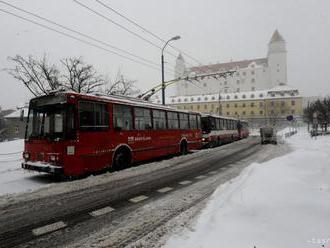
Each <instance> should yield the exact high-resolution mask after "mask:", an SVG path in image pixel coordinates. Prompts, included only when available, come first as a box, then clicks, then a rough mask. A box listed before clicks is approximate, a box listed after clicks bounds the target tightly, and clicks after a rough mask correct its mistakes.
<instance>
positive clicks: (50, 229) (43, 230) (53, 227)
mask: <svg viewBox="0 0 330 248" xmlns="http://www.w3.org/2000/svg"><path fill="white" fill-rule="evenodd" d="M66 226H67V225H66V224H65V223H64V222H63V221H58V222H55V223H53V224H49V225H46V226H42V227H38V228H35V229H33V230H32V233H33V234H34V235H35V236H40V235H43V234H45V233H50V232H54V231H57V230H59V229H62V228H64V227H66Z"/></svg>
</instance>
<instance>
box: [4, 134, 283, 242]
mask: <svg viewBox="0 0 330 248" xmlns="http://www.w3.org/2000/svg"><path fill="white" fill-rule="evenodd" d="M283 147H284V146H278V147H276V149H275V152H274V151H271V149H270V146H260V145H259V144H258V140H257V139H254V138H250V139H248V140H243V141H239V142H237V143H234V144H230V145H227V146H223V147H219V148H215V149H210V150H204V151H200V152H197V153H194V154H191V155H188V156H184V157H177V158H173V159H170V160H167V161H163V162H157V163H151V164H146V165H142V166H139V167H135V168H131V169H128V170H125V171H122V172H118V173H113V174H105V175H100V176H96V177H90V178H87V179H84V180H79V181H76V182H69V183H59V184H56V185H54V186H52V187H47V188H41V189H39V190H37V191H35V192H33V193H31V194H25V195H21V196H18V197H15V198H10V197H9V198H8V197H7V198H4V199H0V223H1V226H0V243H2V244H5V245H4V247H10V246H12V245H17V244H20V243H25V242H29V243H28V244H29V245H30V246H33V247H54V246H72V247H82V246H85V247H90V246H92V245H97V246H105V247H106V246H112V247H124V246H127V245H130V244H132V243H136V242H138V243H139V242H140V243H141V242H142V243H143V244H144V245H143V246H145V244H149V245H150V244H156V243H157V240H156V239H157V237H158V238H159V237H160V236H162V235H163V234H164V233H163V232H164V230H162V228H166V225H167V224H168V223H170V221H171V220H172V219H173V218H175V217H177V216H178V215H180V214H181V213H183V212H185V213H186V212H187V211H186V210H190V209H191V208H192V207H193V206H195V205H196V204H197V205H199V204H202V203H203V202H204V200H205V199H206V198H207V197H208V196H209V195H210V194H211V193H212V192H213V191H214V190H215V189H216V187H217V186H218V185H219V184H221V183H224V182H226V181H228V180H229V179H231V178H233V177H235V176H237V175H238V174H239V173H240V171H241V170H242V169H243V168H244V167H246V166H247V165H249V164H250V163H252V162H253V161H255V160H257V161H258V160H261V161H264V160H267V159H269V158H271V157H274V156H276V155H279V154H283V153H285V150H287V149H286V148H285V149H283ZM276 151H277V152H276ZM238 154H239V155H238ZM188 212H189V211H188ZM191 212H192V213H194V211H193V210H191ZM49 224H52V225H51V226H48V225H49ZM45 225H46V227H44V228H46V230H47V228H55V230H56V227H58V226H59V227H60V228H65V229H63V230H59V231H56V232H52V233H50V234H48V235H40V237H39V236H38V235H37V234H36V233H40V232H41V233H43V232H45V231H42V230H43V229H39V228H40V227H43V226H45ZM158 229H160V234H157V232H155V230H158ZM153 232H155V234H154V235H153V234H152V233H153ZM91 235H93V238H91ZM150 235H151V236H150ZM18 237H19V238H18ZM149 238H152V239H155V240H154V241H153V242H148V241H146V240H145V239H149ZM1 241H2V242H1ZM87 241H88V242H87ZM94 243H95V244H94ZM1 247H2V246H1Z"/></svg>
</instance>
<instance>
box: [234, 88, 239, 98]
mask: <svg viewBox="0 0 330 248" xmlns="http://www.w3.org/2000/svg"><path fill="white" fill-rule="evenodd" d="M237 92H239V88H238V89H237ZM234 98H235V99H237V98H238V96H237V95H235V96H234Z"/></svg>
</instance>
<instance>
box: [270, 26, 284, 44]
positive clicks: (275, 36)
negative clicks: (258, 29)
mask: <svg viewBox="0 0 330 248" xmlns="http://www.w3.org/2000/svg"><path fill="white" fill-rule="evenodd" d="M278 41H285V40H284V39H283V37H282V35H281V34H280V33H279V32H278V30H277V29H276V30H275V32H274V33H273V36H272V38H271V39H270V42H269V43H273V42H278Z"/></svg>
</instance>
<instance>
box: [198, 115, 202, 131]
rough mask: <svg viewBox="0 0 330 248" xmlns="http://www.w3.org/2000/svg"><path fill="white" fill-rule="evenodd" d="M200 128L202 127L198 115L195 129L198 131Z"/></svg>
mask: <svg viewBox="0 0 330 248" xmlns="http://www.w3.org/2000/svg"><path fill="white" fill-rule="evenodd" d="M201 127H202V124H201V116H200V115H197V128H198V129H201Z"/></svg>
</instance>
